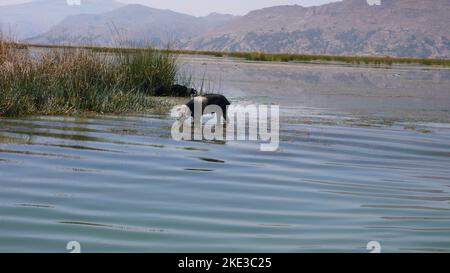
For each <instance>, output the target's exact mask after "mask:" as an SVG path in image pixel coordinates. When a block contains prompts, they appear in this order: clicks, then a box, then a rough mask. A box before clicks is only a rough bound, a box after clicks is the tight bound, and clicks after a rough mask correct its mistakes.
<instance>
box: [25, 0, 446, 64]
mask: <svg viewBox="0 0 450 273" xmlns="http://www.w3.org/2000/svg"><path fill="white" fill-rule="evenodd" d="M48 1H56V0H46V1H44V2H48ZM99 1H110V0H99ZM379 2H381V5H377V4H374V3H379ZM368 3H372V5H369V4H368ZM91 13H92V12H91ZM45 14H47V12H46V13H45ZM449 14H450V0H427V1H424V0H370V1H369V2H368V0H343V1H341V2H334V3H330V4H326V5H322V6H315V7H302V6H298V5H294V6H277V7H271V8H265V9H261V10H255V11H252V12H250V13H248V14H247V15H245V16H241V17H235V16H232V15H223V14H217V13H215V14H211V15H209V16H206V17H194V16H190V15H186V14H181V13H176V12H173V11H170V10H160V9H153V8H150V7H147V6H141V5H126V6H122V7H119V8H116V9H114V10H112V11H107V12H103V13H101V14H95V15H94V14H78V15H73V16H68V17H66V19H64V20H62V21H61V22H60V23H59V24H57V25H55V26H54V27H52V28H51V29H50V30H49V31H47V32H45V33H43V34H41V35H38V36H35V37H33V38H30V39H27V40H26V41H28V42H32V43H42V44H89V45H117V44H118V43H120V42H122V43H123V42H125V43H126V44H134V45H141V44H144V43H146V42H151V43H152V44H153V45H155V46H166V45H167V44H168V43H170V45H171V46H172V47H175V48H183V49H193V50H217V51H264V52H288V53H303V54H327V55H378V56H386V55H389V56H395V57H422V58H450V27H449V26H450V16H449ZM43 17H47V16H43ZM43 20H44V19H43ZM44 21H45V20H44Z"/></svg>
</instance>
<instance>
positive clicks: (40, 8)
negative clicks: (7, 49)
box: [0, 0, 123, 39]
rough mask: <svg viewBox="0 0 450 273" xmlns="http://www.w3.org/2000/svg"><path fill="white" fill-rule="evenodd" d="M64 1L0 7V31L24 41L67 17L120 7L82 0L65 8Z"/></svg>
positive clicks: (109, 0) (43, 0) (108, 1)
mask: <svg viewBox="0 0 450 273" xmlns="http://www.w3.org/2000/svg"><path fill="white" fill-rule="evenodd" d="M67 3H68V2H67V1H66V0H39V1H34V2H29V3H24V4H18V5H9V6H1V7H0V30H1V31H2V32H3V33H4V34H5V35H10V36H14V37H15V38H17V39H26V38H30V37H32V36H36V35H38V34H41V33H44V32H46V31H48V30H49V29H50V28H51V27H52V26H54V25H56V24H58V23H60V22H61V21H62V20H63V19H64V18H66V17H67V16H69V15H75V14H96V13H103V12H108V11H111V10H114V9H117V8H119V7H121V6H123V4H122V3H119V2H116V1H114V0H82V2H81V3H82V5H68V4H67Z"/></svg>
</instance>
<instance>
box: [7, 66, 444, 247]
mask: <svg viewBox="0 0 450 273" xmlns="http://www.w3.org/2000/svg"><path fill="white" fill-rule="evenodd" d="M180 61H181V62H183V63H184V66H183V69H185V70H186V71H189V70H193V71H197V72H198V75H199V76H198V77H197V78H196V79H195V80H197V81H202V79H203V78H207V79H209V80H210V81H211V82H213V83H214V84H216V85H217V86H218V87H217V90H218V91H220V92H223V93H224V94H225V95H227V96H228V97H230V100H231V101H232V102H233V103H235V104H237V103H241V104H246V103H269V102H270V103H274V104H280V107H281V115H282V116H281V119H282V123H281V131H280V137H281V143H280V149H279V150H278V151H277V152H261V151H260V150H259V143H256V142H237V141H228V142H224V143H220V142H202V141H181V142H178V141H175V140H172V139H171V137H170V128H171V126H172V123H173V120H172V119H171V118H170V117H168V116H156V115H129V116H120V117H117V116H104V117H92V118H63V117H30V118H23V119H1V120H0V123H1V126H0V251H3V252H4V251H17V252H22V251H32V252H67V250H66V249H65V247H66V244H67V242H69V241H78V242H80V244H81V247H82V251H83V252H97V251H106V252H131V251H137V252H177V251H187V252H209V251H212V252H224V251H240V252H328V251H339V252H367V250H366V245H367V243H368V242H369V241H374V240H375V241H379V242H380V244H381V246H382V251H384V252H416V251H427V252H449V251H450V188H449V187H450V169H449V166H450V123H449V120H450V118H449V109H450V90H449V86H450V71H449V70H445V69H435V68H433V69H423V68H419V67H406V66H402V67H393V68H370V67H357V66H343V65H321V64H262V63H251V62H242V61H234V60H229V59H214V58H201V57H194V58H191V57H190V58H186V57H183V58H181V60H180ZM202 70H204V71H202ZM211 88H212V87H211Z"/></svg>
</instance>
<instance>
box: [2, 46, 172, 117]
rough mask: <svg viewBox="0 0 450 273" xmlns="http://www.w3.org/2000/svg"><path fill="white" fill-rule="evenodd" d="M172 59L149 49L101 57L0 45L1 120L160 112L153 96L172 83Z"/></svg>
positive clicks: (83, 52) (159, 102) (75, 51)
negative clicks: (84, 114)
mask: <svg viewBox="0 0 450 273" xmlns="http://www.w3.org/2000/svg"><path fill="white" fill-rule="evenodd" d="M176 74H177V65H176V58H175V57H174V56H173V55H171V54H170V53H163V52H159V51H155V50H152V49H142V50H136V51H133V52H122V53H120V52H118V53H112V54H99V53H95V52H93V51H92V50H88V49H76V48H55V49H43V50H35V51H31V50H30V49H27V48H20V47H18V46H17V45H16V44H14V43H11V42H8V41H5V40H0V116H6V115H7V116H17V115H31V114H33V115H34V114H74V113H79V112H86V111H88V112H96V113H123V112H136V111H146V110H152V109H155V108H161V105H162V104H164V103H166V104H167V106H170V102H169V101H168V100H162V99H157V98H154V97H152V96H151V95H152V94H153V92H154V91H155V90H156V89H157V88H161V87H167V86H170V85H172V84H173V83H174V82H175V80H176Z"/></svg>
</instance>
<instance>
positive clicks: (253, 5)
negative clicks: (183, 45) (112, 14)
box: [0, 0, 338, 15]
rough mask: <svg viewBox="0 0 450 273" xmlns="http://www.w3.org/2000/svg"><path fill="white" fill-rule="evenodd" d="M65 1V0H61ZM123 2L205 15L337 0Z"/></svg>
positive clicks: (6, 0) (13, 1) (1, 1)
mask: <svg viewBox="0 0 450 273" xmlns="http://www.w3.org/2000/svg"><path fill="white" fill-rule="evenodd" d="M30 1H32V0H0V4H1V5H6V4H16V3H23V2H30ZM61 1H65V0H61ZM81 1H83V0H81ZM117 1H120V2H124V3H139V4H145V5H148V6H151V7H154V8H161V9H171V10H174V11H178V12H183V13H188V14H193V15H206V14H209V13H211V12H220V13H230V14H245V13H247V12H248V11H250V10H254V9H259V8H263V7H270V6H277V5H286V4H289V5H292V4H298V5H302V6H314V5H321V4H324V3H328V2H336V1H338V0H117Z"/></svg>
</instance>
